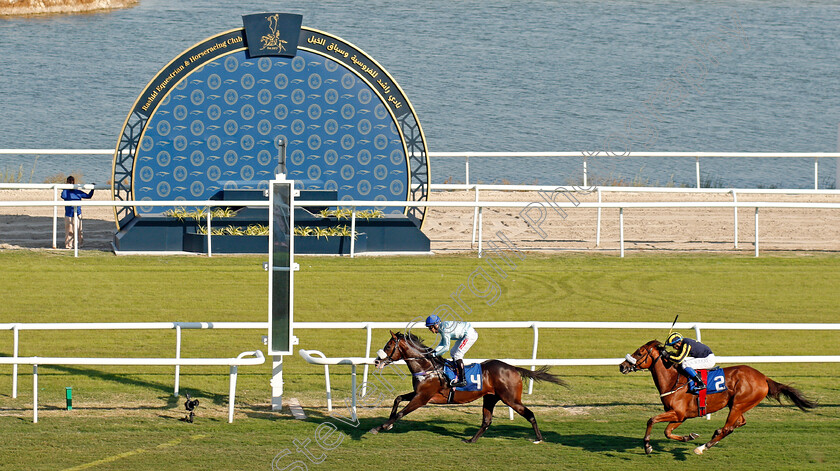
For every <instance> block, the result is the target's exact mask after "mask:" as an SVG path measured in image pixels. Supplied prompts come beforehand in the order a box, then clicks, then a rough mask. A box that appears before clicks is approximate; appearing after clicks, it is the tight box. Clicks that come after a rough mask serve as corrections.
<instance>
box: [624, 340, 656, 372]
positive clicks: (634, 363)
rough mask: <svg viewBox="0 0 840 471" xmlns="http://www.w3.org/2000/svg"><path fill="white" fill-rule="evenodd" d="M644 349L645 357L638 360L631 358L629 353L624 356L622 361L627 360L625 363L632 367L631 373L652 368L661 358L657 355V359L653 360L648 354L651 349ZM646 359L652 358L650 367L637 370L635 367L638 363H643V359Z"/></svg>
mask: <svg viewBox="0 0 840 471" xmlns="http://www.w3.org/2000/svg"><path fill="white" fill-rule="evenodd" d="M646 347H647V348H645V350H644V352H645V356H643V357H642V358H639V359H636V358H633V356H631V355H630V354H629V353H628V354H627V355H625V356H624V359H625V360H627V363H630V364H631V365H633V371H639V370H641V369H650V368H653V365H655V364H656V362H657V361H659V359H660V358H662V355H659V356H658V357H656V358H653V355H652V354H651V353H650V349H651V348H652V347H649V346H646ZM648 357H651V358H653V360H651V362H650V365H649V366H648V367H647V368H639V367H638V366H636V365H637V364H638V363H639V362H640V361H643V360H644V359H645V358H648Z"/></svg>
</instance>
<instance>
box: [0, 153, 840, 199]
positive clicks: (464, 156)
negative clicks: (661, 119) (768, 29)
mask: <svg viewBox="0 0 840 471" xmlns="http://www.w3.org/2000/svg"><path fill="white" fill-rule="evenodd" d="M0 155H114V149H0ZM428 156H429V158H456V159H464V181H465V182H466V184H468V185H469V183H470V158H473V159H476V158H511V157H513V158H547V159H562V158H571V159H579V160H581V161H582V164H583V185H584V186H586V185H588V180H589V171H588V170H587V161H588V160H589V159H624V158H651V157H676V158H685V159H694V168H695V174H696V180H697V188H700V159H701V158H704V159H705V158H733V159H738V158H792V159H814V189H817V188H819V161H820V159H821V158H822V159H825V158H840V152H626V153H623V154H614V153H604V152H587V151H582V152H429V153H428ZM837 174H838V175H840V165H838V172H837ZM837 180H838V182H840V178H838V179H837Z"/></svg>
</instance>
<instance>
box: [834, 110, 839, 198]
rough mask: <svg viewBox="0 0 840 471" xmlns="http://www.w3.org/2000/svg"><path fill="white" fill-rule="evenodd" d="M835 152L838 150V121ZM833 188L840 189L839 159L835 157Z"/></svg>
mask: <svg viewBox="0 0 840 471" xmlns="http://www.w3.org/2000/svg"><path fill="white" fill-rule="evenodd" d="M837 152H840V123H838V124H837ZM834 188H835V189H840V159H837V168H836V169H835V170H834Z"/></svg>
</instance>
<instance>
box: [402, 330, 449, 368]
mask: <svg viewBox="0 0 840 471" xmlns="http://www.w3.org/2000/svg"><path fill="white" fill-rule="evenodd" d="M397 336H399V337H402V338H403V339H405V340H407V341H409V343H411V345H412V346H414V347H415V348H417V349H418V350H420V353H421V354H422V355H423V356H427V357H428V358H429V360H431V361H432V363H434V364H436V365H441V366H442V365H443V364H445V363H446V362H445V361H444V360H443V358H441V357H439V356H437V355H432V354H431V352H432V350H433V349H432V348H430V347H428V346H427V345H426V344H425V343H423V339H421V338H420V337H418V336H416V335H414V334H412V333H411V332H408V333H402V332H397Z"/></svg>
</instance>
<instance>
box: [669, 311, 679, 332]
mask: <svg viewBox="0 0 840 471" xmlns="http://www.w3.org/2000/svg"><path fill="white" fill-rule="evenodd" d="M679 318H680V315H679V314H677V317H675V318H674V322H672V323H671V328H670V329H668V336H669V337H670V336H671V332H673V331H674V326H675V325H677V319H679Z"/></svg>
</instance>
